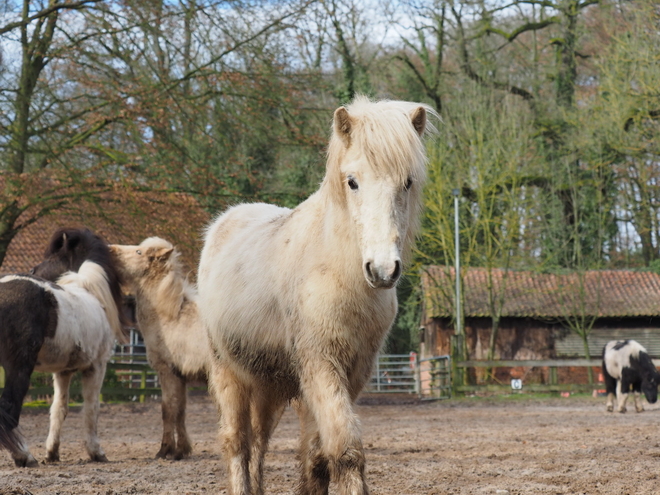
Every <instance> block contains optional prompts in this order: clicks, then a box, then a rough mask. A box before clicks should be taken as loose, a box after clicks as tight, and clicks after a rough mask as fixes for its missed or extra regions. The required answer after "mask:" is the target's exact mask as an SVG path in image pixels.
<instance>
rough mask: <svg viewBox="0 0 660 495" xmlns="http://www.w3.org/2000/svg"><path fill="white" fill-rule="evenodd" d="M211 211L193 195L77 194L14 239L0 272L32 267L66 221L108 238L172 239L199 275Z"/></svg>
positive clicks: (128, 240) (131, 240) (130, 241)
mask: <svg viewBox="0 0 660 495" xmlns="http://www.w3.org/2000/svg"><path fill="white" fill-rule="evenodd" d="M209 218H210V217H209V215H208V213H206V212H205V211H204V209H203V208H202V207H201V206H200V205H199V203H198V202H197V201H196V200H195V199H194V198H193V197H192V196H190V195H187V194H180V193H154V192H149V193H145V192H135V191H130V190H126V189H121V190H117V191H114V192H112V193H104V194H103V195H102V199H101V200H99V201H96V202H91V201H90V202H86V201H84V200H82V201H81V200H78V201H77V202H76V203H75V204H70V205H68V206H67V207H66V208H65V209H64V210H62V211H59V212H54V213H52V214H50V215H48V216H45V217H43V218H40V219H39V220H37V221H36V222H35V223H33V224H31V225H29V226H28V227H26V228H25V229H23V230H22V231H20V232H19V233H18V234H17V235H16V236H15V237H14V239H13V240H12V241H11V244H10V245H9V249H8V251H7V255H6V256H5V259H4V261H3V263H2V266H0V273H19V272H26V271H29V270H30V269H31V268H32V267H33V266H35V265H36V264H38V263H39V262H40V261H41V260H42V259H43V254H44V251H45V250H46V247H47V245H48V241H49V240H50V237H51V235H52V234H53V232H55V230H57V229H58V228H61V227H83V226H84V227H89V228H90V229H91V230H93V231H94V232H96V233H97V234H100V235H101V236H102V237H104V238H105V239H106V240H107V241H108V242H109V243H113V244H139V243H140V242H142V240H143V239H145V238H146V237H150V236H159V237H162V238H164V239H167V240H168V241H170V242H171V243H172V244H174V245H175V246H176V247H177V248H178V249H179V251H181V254H182V258H183V262H184V263H185V265H186V266H187V267H188V268H189V269H190V270H191V275H192V278H194V277H195V273H196V269H197V262H198V260H199V253H200V250H201V246H202V234H203V232H202V230H203V228H204V227H205V225H206V224H207V222H208V221H209Z"/></svg>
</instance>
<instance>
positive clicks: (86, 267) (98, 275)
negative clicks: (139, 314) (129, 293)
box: [57, 261, 127, 343]
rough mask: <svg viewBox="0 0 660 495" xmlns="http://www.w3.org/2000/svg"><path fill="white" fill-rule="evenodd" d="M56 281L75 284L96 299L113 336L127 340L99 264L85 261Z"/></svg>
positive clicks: (106, 275) (121, 340)
mask: <svg viewBox="0 0 660 495" xmlns="http://www.w3.org/2000/svg"><path fill="white" fill-rule="evenodd" d="M57 283H58V284H59V285H61V286H63V287H64V286H67V285H77V286H78V287H82V288H83V289H85V290H86V291H87V292H89V293H90V294H92V295H93V296H94V297H95V298H96V299H98V301H99V302H100V303H101V306H103V311H104V312H105V316H106V318H107V319H108V323H110V328H112V331H113V333H114V334H115V338H116V339H117V340H118V341H119V342H121V343H126V342H127V339H126V334H125V332H124V326H123V325H122V323H121V320H120V318H119V309H118V308H117V304H115V299H114V297H113V295H112V291H111V290H110V285H109V283H108V274H107V273H106V271H105V270H104V268H103V267H102V266H101V265H99V264H98V263H95V262H93V261H85V262H84V263H83V264H82V265H80V269H79V270H78V271H77V272H66V273H65V274H64V275H62V276H61V277H60V278H58V279H57Z"/></svg>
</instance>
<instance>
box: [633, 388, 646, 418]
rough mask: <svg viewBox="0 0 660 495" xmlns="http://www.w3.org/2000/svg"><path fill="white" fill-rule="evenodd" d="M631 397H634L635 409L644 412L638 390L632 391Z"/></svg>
mask: <svg viewBox="0 0 660 495" xmlns="http://www.w3.org/2000/svg"><path fill="white" fill-rule="evenodd" d="M633 399H635V411H637V412H638V413H640V412H644V405H643V404H642V396H641V394H640V393H639V392H637V391H635V392H633Z"/></svg>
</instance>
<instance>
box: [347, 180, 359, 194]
mask: <svg viewBox="0 0 660 495" xmlns="http://www.w3.org/2000/svg"><path fill="white" fill-rule="evenodd" d="M348 187H350V188H351V190H353V191H357V188H358V183H357V182H356V180H355V179H354V178H353V177H349V178H348Z"/></svg>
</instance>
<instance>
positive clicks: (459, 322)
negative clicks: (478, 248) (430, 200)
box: [451, 189, 463, 335]
mask: <svg viewBox="0 0 660 495" xmlns="http://www.w3.org/2000/svg"><path fill="white" fill-rule="evenodd" d="M460 192H461V191H460V189H452V190H451V194H452V196H454V246H455V248H456V256H455V257H454V268H455V272H456V335H463V318H462V312H461V245H460V238H459V232H458V230H459V226H458V196H459V195H460Z"/></svg>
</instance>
